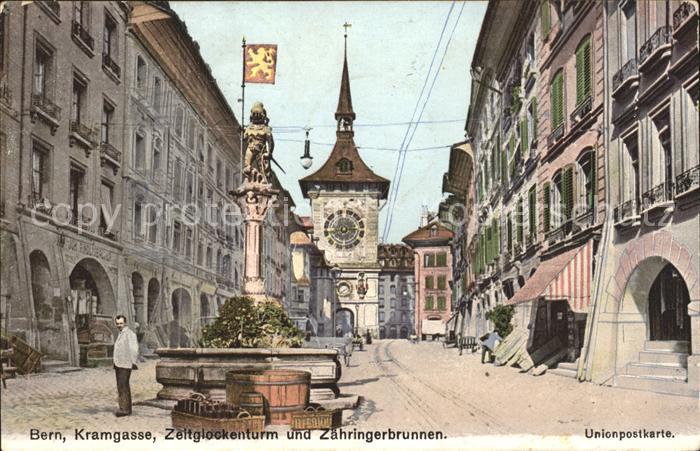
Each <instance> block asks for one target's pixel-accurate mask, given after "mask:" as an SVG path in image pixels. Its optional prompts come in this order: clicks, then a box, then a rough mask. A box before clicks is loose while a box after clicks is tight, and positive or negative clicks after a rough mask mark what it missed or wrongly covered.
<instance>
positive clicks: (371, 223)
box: [299, 34, 389, 336]
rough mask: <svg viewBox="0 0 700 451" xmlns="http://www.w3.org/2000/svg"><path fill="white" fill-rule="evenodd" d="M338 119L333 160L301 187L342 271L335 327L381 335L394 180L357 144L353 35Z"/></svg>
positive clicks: (324, 244)
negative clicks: (385, 211)
mask: <svg viewBox="0 0 700 451" xmlns="http://www.w3.org/2000/svg"><path fill="white" fill-rule="evenodd" d="M335 120H336V142H335V146H334V147H333V150H332V151H331V154H330V155H329V157H328V160H326V162H325V163H324V164H323V166H321V168H320V169H319V170H317V171H316V172H315V173H313V174H311V175H309V176H307V177H304V178H302V179H300V180H299V184H300V185H301V191H302V193H303V194H304V197H305V198H307V199H309V200H310V202H311V212H312V213H311V217H312V221H313V233H314V238H318V242H317V246H318V247H319V249H321V250H323V251H325V255H326V259H327V260H328V261H329V262H330V264H331V265H337V266H338V267H340V268H341V269H342V274H341V276H340V278H339V281H338V284H337V287H336V289H337V293H338V300H339V304H340V305H339V306H338V309H337V311H336V314H335V318H336V320H335V323H336V324H335V326H334V327H333V329H334V330H336V331H338V330H339V329H340V330H341V331H342V332H341V333H342V334H343V335H346V334H347V333H348V332H351V333H355V331H357V332H358V333H360V334H364V333H365V332H366V331H368V330H369V331H370V332H371V333H372V334H373V335H375V336H377V335H378V327H379V326H378V317H379V315H378V296H377V290H378V281H379V271H380V266H379V263H378V259H377V245H378V244H379V242H378V241H379V208H380V202H382V201H385V200H386V198H387V193H388V191H389V180H387V179H385V178H384V177H381V176H379V175H377V174H375V173H374V172H373V171H372V170H371V169H370V168H369V167H368V166H367V164H365V162H364V161H363V160H362V158H360V154H359V152H358V151H357V146H356V145H355V141H354V136H355V132H354V130H353V123H354V122H355V112H354V111H353V108H352V96H351V95H350V76H349V73H348V58H347V34H346V35H345V54H344V58H343V72H342V76H341V82H340V95H339V97H338V107H337V109H336V112H335ZM355 329H356V330H355Z"/></svg>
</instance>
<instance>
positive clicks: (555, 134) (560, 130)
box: [547, 122, 564, 146]
mask: <svg viewBox="0 0 700 451" xmlns="http://www.w3.org/2000/svg"><path fill="white" fill-rule="evenodd" d="M562 136H564V123H563V122H562V123H561V124H559V126H558V127H557V128H555V129H554V131H552V133H550V135H549V138H547V144H548V145H549V146H552V145H553V144H554V143H556V142H557V141H559V140H560V139H561V137H562Z"/></svg>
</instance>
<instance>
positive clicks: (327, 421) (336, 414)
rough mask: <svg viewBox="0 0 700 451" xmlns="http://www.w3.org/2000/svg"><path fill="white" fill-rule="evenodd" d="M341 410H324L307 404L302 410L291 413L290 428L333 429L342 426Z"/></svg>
mask: <svg viewBox="0 0 700 451" xmlns="http://www.w3.org/2000/svg"><path fill="white" fill-rule="evenodd" d="M342 423H343V411H342V410H325V409H324V408H323V407H320V406H318V407H314V406H309V407H307V408H306V409H305V410H304V411H303V412H294V413H293V414H292V429H294V430H298V429H334V428H338V427H340V426H342Z"/></svg>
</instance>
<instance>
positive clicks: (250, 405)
mask: <svg viewBox="0 0 700 451" xmlns="http://www.w3.org/2000/svg"><path fill="white" fill-rule="evenodd" d="M238 399H239V400H240V404H239V407H240V408H241V409H243V410H247V411H248V413H250V414H251V415H253V416H262V415H265V398H264V397H263V395H261V394H260V393H258V392H243V393H241V394H240V396H239V397H238Z"/></svg>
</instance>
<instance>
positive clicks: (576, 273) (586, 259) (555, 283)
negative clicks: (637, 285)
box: [506, 240, 593, 313]
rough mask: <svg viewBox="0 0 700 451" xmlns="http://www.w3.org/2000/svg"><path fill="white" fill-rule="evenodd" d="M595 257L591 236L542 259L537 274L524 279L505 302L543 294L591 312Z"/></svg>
mask: <svg viewBox="0 0 700 451" xmlns="http://www.w3.org/2000/svg"><path fill="white" fill-rule="evenodd" d="M592 261H593V241H592V240H589V241H588V242H586V244H584V245H582V246H580V247H577V248H574V249H571V250H569V251H567V252H564V253H562V254H559V255H557V256H556V257H554V258H552V259H550V260H546V261H543V262H542V263H540V265H539V267H538V268H537V271H536V272H535V274H533V276H532V277H530V278H529V279H528V280H527V282H525V286H524V287H522V288H521V289H520V290H518V291H517V292H516V293H515V295H514V296H513V297H512V298H510V299H509V300H508V301H506V305H513V304H519V303H521V302H527V301H532V300H535V299H538V298H543V299H545V300H547V301H560V300H566V301H568V302H569V306H570V307H571V310H573V311H574V312H579V313H586V312H588V305H589V304H590V301H591V274H592V265H591V264H592Z"/></svg>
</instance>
